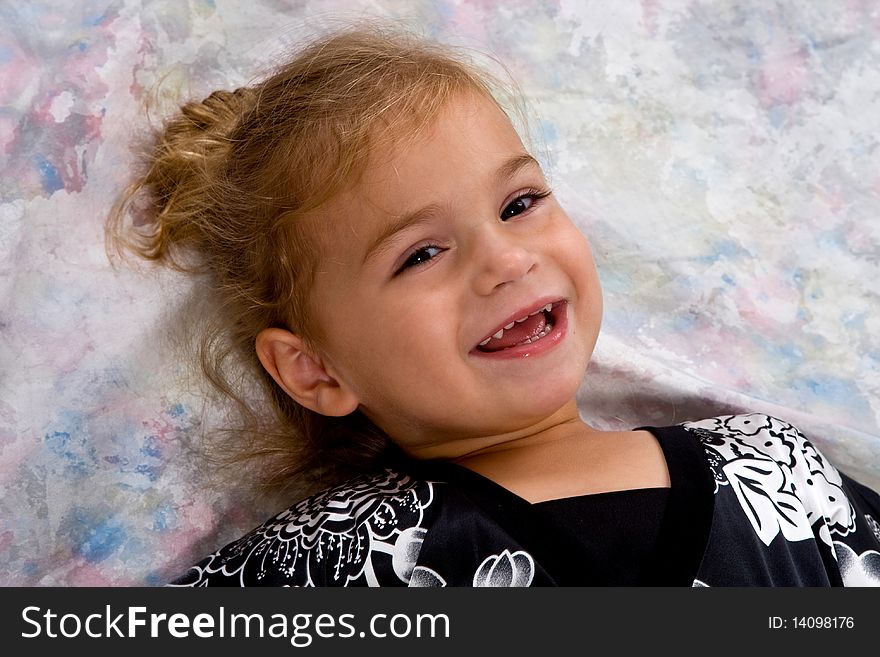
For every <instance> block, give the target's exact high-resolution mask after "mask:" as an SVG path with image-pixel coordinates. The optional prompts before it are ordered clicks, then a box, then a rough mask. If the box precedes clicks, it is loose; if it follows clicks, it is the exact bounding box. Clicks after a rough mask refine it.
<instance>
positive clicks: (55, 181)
mask: <svg viewBox="0 0 880 657" xmlns="http://www.w3.org/2000/svg"><path fill="white" fill-rule="evenodd" d="M37 170H38V171H39V172H40V182H41V183H42V185H43V191H44V192H46V193H47V194H52V193H54V192H57V191H58V190H61V189H64V181H63V180H62V179H61V175H60V174H59V173H58V169H57V168H56V167H55V165H54V164H52V163H51V162H50V161H49V160H47V159H46V158H45V157H43V156H42V155H38V156H37Z"/></svg>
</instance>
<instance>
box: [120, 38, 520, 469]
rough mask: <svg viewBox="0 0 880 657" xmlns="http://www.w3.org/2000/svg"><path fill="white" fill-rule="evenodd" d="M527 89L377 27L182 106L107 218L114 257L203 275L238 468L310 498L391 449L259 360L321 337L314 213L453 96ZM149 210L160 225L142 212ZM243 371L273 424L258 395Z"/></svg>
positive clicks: (209, 368) (204, 355)
mask: <svg viewBox="0 0 880 657" xmlns="http://www.w3.org/2000/svg"><path fill="white" fill-rule="evenodd" d="M513 88H514V86H513V85H512V84H511V83H504V84H500V83H499V78H498V77H496V76H494V75H491V74H489V73H487V72H486V71H485V70H484V69H483V68H481V67H479V66H477V65H475V64H473V62H472V61H471V60H470V59H468V58H466V57H464V56H463V55H462V54H461V53H460V52H459V51H457V50H454V49H452V48H450V47H447V46H442V45H440V44H438V43H436V42H433V41H429V40H425V39H422V38H420V37H417V36H415V35H413V34H411V33H407V32H403V31H400V30H398V29H396V28H388V27H384V28H382V29H377V27H376V26H375V25H370V26H368V27H367V28H352V29H347V30H343V31H339V32H335V33H332V34H330V35H325V36H323V37H321V38H319V39H317V40H314V41H312V42H311V43H309V44H308V45H306V46H305V47H304V48H303V49H302V50H301V51H299V52H298V53H297V54H296V55H295V56H294V57H293V58H292V59H291V60H290V61H288V62H287V63H285V64H283V65H282V66H280V67H279V68H278V69H277V70H275V71H274V72H272V73H271V74H270V75H269V76H268V77H266V78H265V79H263V80H262V81H260V82H258V83H256V84H254V85H253V86H248V87H243V88H240V89H237V90H235V91H232V92H230V91H216V92H214V93H212V94H211V95H210V96H208V97H207V98H205V99H204V100H202V101H200V102H188V103H186V104H184V105H183V106H182V107H181V108H180V112H179V113H178V114H176V115H175V116H171V117H170V118H168V119H167V120H166V121H165V123H164V125H163V127H162V128H161V129H160V130H158V131H157V132H156V134H155V135H153V136H152V142H151V145H150V147H149V148H148V154H147V156H146V158H145V161H144V163H143V169H142V172H141V174H140V175H138V176H137V177H136V178H135V179H134V181H133V182H132V183H131V185H130V186H129V187H128V189H126V190H125V192H124V193H123V194H122V196H121V198H120V200H119V202H118V203H117V204H116V206H115V207H114V209H113V211H112V213H111V215H110V217H109V219H108V221H107V242H108V250H109V252H110V254H111V258H114V257H115V256H116V255H121V254H124V252H126V251H131V252H134V253H135V254H137V255H139V256H141V257H143V258H146V259H147V260H151V261H157V262H160V263H163V264H166V265H168V266H171V267H173V268H176V269H178V270H183V271H187V272H193V273H197V274H203V275H205V276H204V278H205V279H206V280H207V281H208V282H209V286H210V288H211V293H212V295H211V296H212V298H213V299H214V308H215V312H214V313H212V319H211V320H210V321H208V322H205V324H204V327H203V331H202V333H201V337H200V338H199V341H198V354H197V358H198V361H199V362H200V365H201V369H202V370H203V372H204V373H205V375H206V376H207V378H208V380H209V381H210V382H211V383H213V384H214V386H215V387H216V388H217V389H218V390H219V391H221V392H222V393H224V394H225V395H226V396H228V397H229V398H230V399H232V400H233V401H234V402H235V405H236V407H237V408H238V409H239V411H241V414H240V417H241V418H243V421H242V422H241V426H238V427H235V429H234V431H233V433H234V434H235V440H234V441H230V444H231V445H238V446H239V447H241V449H234V450H231V451H229V454H230V455H231V458H232V460H233V461H235V460H238V459H243V458H250V457H254V456H263V457H269V458H268V461H267V465H266V466H265V468H264V472H265V473H266V478H265V479H266V481H265V483H266V484H268V485H269V486H279V485H285V484H289V483H291V481H292V480H294V479H297V478H298V479H299V480H300V481H299V485H300V486H302V481H303V477H304V475H308V477H306V480H307V481H311V482H312V483H314V484H315V485H326V484H327V483H329V482H331V481H337V480H339V479H340V478H341V477H343V476H347V475H349V474H351V473H354V472H358V471H363V470H364V469H365V468H367V467H370V466H374V465H376V463H377V461H381V459H382V455H383V454H387V453H388V449H389V447H390V445H389V441H388V440H387V437H386V436H385V435H384V434H383V433H382V432H381V431H380V430H379V429H378V428H377V427H375V426H374V425H372V423H370V422H369V421H368V420H367V419H366V418H365V417H364V416H363V415H361V414H360V413H359V412H355V413H353V414H352V415H349V416H347V417H343V418H329V417H323V416H320V415H317V414H316V413H314V412H312V411H310V410H308V409H305V408H303V407H302V406H300V405H298V404H297V403H296V402H294V401H293V400H292V399H291V398H290V397H289V396H288V395H287V394H285V393H284V391H283V390H282V389H281V388H280V387H279V386H278V385H277V384H276V383H275V381H274V380H273V379H272V378H271V376H269V375H268V373H267V372H266V371H265V370H264V369H263V367H262V366H261V365H260V362H259V360H258V358H257V356H256V351H255V339H256V336H257V334H258V333H259V332H260V331H262V330H263V329H265V328H268V327H273V326H277V327H284V328H288V329H289V330H292V331H294V332H296V333H298V334H300V335H301V336H303V337H304V338H305V339H306V340H312V339H314V338H315V337H316V336H315V332H314V331H315V327H314V326H313V324H312V321H311V318H310V317H309V314H308V307H309V304H308V298H309V297H308V295H309V289H310V286H311V283H312V280H313V274H314V271H315V266H316V264H317V262H318V259H319V258H320V253H318V249H317V247H316V244H315V240H312V239H309V231H308V230H307V229H306V223H307V221H306V220H307V217H308V215H309V213H310V212H312V211H314V210H315V209H316V208H318V207H320V206H321V205H322V204H323V203H324V202H326V201H327V200H328V199H330V198H332V197H333V196H334V195H335V194H336V193H338V192H339V191H341V190H342V189H344V188H346V187H347V186H349V185H353V184H356V182H357V180H358V177H359V175H360V174H361V172H362V171H363V169H364V167H365V165H366V163H367V160H368V157H369V156H370V154H371V153H372V152H373V151H374V150H375V149H377V148H382V147H384V146H387V145H389V144H392V143H397V142H400V141H401V140H402V139H406V138H411V137H414V136H416V135H418V134H419V131H420V130H422V129H423V128H424V127H425V126H427V125H429V124H430V123H431V121H432V120H433V119H434V117H436V116H437V114H438V112H439V111H440V110H441V109H442V108H443V106H444V105H445V104H446V103H447V102H448V101H449V99H450V98H451V97H452V96H453V95H455V94H457V93H460V92H463V91H467V92H477V93H479V94H482V95H484V96H486V97H487V98H489V99H491V100H492V101H493V102H496V103H497V104H498V105H499V106H502V103H500V102H499V101H498V100H497V98H498V97H499V96H498V94H499V93H502V94H503V93H508V94H509V91H510V90H511V89H513ZM518 97H519V95H518V94H516V93H513V94H509V95H508V96H505V98H508V99H509V98H518ZM502 108H503V107H502ZM508 111H509V102H508ZM145 201H146V207H147V208H148V210H147V211H146V213H144V212H140V213H138V212H134V211H133V209H134V208H135V206H137V207H142V206H143V204H144V202H145ZM242 367H243V368H244V371H245V372H246V373H248V374H249V375H250V376H252V377H253V378H254V379H255V380H256V381H258V382H259V383H260V386H261V387H262V389H263V392H265V393H266V394H265V396H264V400H268V407H269V408H271V409H272V412H270V413H266V412H265V410H266V408H265V406H266V404H259V403H257V402H256V401H255V400H254V399H253V398H251V397H250V396H249V395H246V394H245V393H244V391H243V390H242V386H241V383H240V381H241V379H240V371H241V368H242Z"/></svg>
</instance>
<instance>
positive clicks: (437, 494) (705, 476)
mask: <svg viewBox="0 0 880 657" xmlns="http://www.w3.org/2000/svg"><path fill="white" fill-rule="evenodd" d="M642 428H643V429H646V430H649V431H651V432H652V433H653V434H654V435H655V436H656V437H657V440H658V441H659V443H660V445H661V447H662V448H663V452H664V455H665V457H666V460H667V466H668V468H669V473H670V478H671V480H672V485H671V488H670V490H669V497H668V502H667V506H666V512H665V513H664V515H663V517H662V519H661V520H660V524H659V533H658V535H657V540H656V548H655V550H654V553H653V554H652V555H651V557H650V559H649V564H648V567H647V568H646V569H645V577H644V579H643V581H642V582H640V583H641V584H646V585H665V586H678V585H681V586H880V524H878V523H880V495H878V494H877V493H876V492H874V491H872V490H870V489H869V488H867V487H865V486H863V485H861V484H859V483H858V482H856V481H854V480H853V479H851V478H849V477H847V476H846V475H844V474H842V473H840V472H839V471H838V470H837V469H835V468H834V467H833V466H832V465H831V464H830V463H829V462H828V461H827V460H826V459H825V457H824V456H823V455H822V454H821V453H820V452H819V451H818V450H817V449H816V448H815V447H814V446H813V444H812V443H810V442H809V441H808V440H807V439H806V438H805V437H804V436H803V435H802V434H801V433H800V432H799V431H798V430H797V429H796V428H794V427H793V426H791V425H790V424H788V423H786V422H784V421H782V420H779V419H776V418H773V417H769V416H766V415H760V414H751V415H731V416H723V417H716V418H711V419H707V420H702V421H699V422H688V423H685V424H681V425H675V426H671V427H642ZM536 506H538V505H532V504H530V503H529V502H527V501H526V500H524V499H522V498H520V497H518V496H516V495H515V494H513V493H511V492H510V491H508V490H506V489H504V488H502V487H501V486H499V485H497V484H495V483H494V482H492V481H490V480H488V479H486V478H484V477H482V476H480V475H478V474H476V473H474V472H472V471H470V470H467V469H465V468H462V467H460V466H455V465H453V464H448V463H413V464H411V467H410V466H407V467H406V468H400V469H393V470H392V469H388V470H385V471H383V472H380V473H377V474H373V475H364V476H361V477H358V478H355V479H352V480H350V481H349V482H347V483H345V484H343V485H341V486H338V487H335V488H332V489H329V490H327V491H324V492H322V493H320V494H318V495H315V496H313V497H310V498H307V499H305V500H303V501H301V502H299V503H297V504H295V505H294V506H292V507H290V508H289V509H287V510H285V511H283V512H282V513H280V514H278V515H277V516H275V517H274V518H272V519H270V520H269V521H267V522H266V523H264V524H263V525H261V526H260V527H257V528H256V529H254V530H253V531H252V532H250V533H249V534H247V535H246V536H244V537H242V538H240V539H238V540H237V541H234V542H233V543H230V544H229V545H227V546H225V547H223V548H221V549H220V550H218V551H216V552H215V553H213V554H211V555H210V556H208V557H206V558H205V559H203V560H202V561H201V562H199V563H198V564H196V565H194V566H192V567H191V568H190V569H189V570H188V571H187V572H186V573H184V574H182V575H181V576H180V577H179V578H177V579H176V580H174V581H173V582H172V585H175V586H217V585H222V586H475V587H476V586H604V585H614V584H615V583H616V582H618V581H619V580H620V578H619V577H615V574H614V568H613V567H609V564H614V563H617V561H616V560H614V559H613V558H611V557H613V555H609V554H608V550H607V549H606V546H605V545H604V543H603V529H602V527H596V531H595V538H594V539H591V538H590V536H589V535H586V536H585V535H584V533H583V532H581V533H580V534H574V533H572V532H568V531H563V530H562V529H560V527H559V523H558V522H555V523H550V522H548V521H547V518H546V515H545V514H542V513H540V512H539V510H538V509H537V508H536ZM557 520H558V519H557Z"/></svg>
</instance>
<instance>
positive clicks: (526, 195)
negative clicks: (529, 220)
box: [501, 187, 553, 221]
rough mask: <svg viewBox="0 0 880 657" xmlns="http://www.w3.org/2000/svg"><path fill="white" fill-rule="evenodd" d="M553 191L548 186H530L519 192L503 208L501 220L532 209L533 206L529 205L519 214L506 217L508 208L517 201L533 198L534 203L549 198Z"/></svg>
mask: <svg viewBox="0 0 880 657" xmlns="http://www.w3.org/2000/svg"><path fill="white" fill-rule="evenodd" d="M552 193H553V192H552V190H550V189H548V188H544V189H535V188H533V187H532V188H529V189H527V190H525V191H523V192H520V193H518V194H517V195H516V196H514V197H513V198H512V199H511V200H510V201H509V202H507V203H506V204H505V205H504V207H503V208H501V220H502V221H503V220H505V219H510V218H512V217H515V216H518V215H519V214H522V213H523V212H527V211H528V210H531V209H532V206H529V207H528V208H524V209H523V211H522V212H519V213H517V214H512V215H509V216H507V217H505V216H504V215H505V213H506V212H507V210H508V209H509V208H511V206H513V204H514V203H516V202H517V201H522V200H523V199H532V202H533V203H534V202H537V201H540V200H541V199H544V198H547V197H548V196H550V194H552Z"/></svg>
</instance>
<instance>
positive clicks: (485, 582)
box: [474, 550, 535, 587]
mask: <svg viewBox="0 0 880 657" xmlns="http://www.w3.org/2000/svg"><path fill="white" fill-rule="evenodd" d="M534 576H535V561H534V559H532V555H530V554H529V553H528V552H525V551H523V550H517V551H516V552H513V553H511V552H510V551H508V550H504V551H503V552H502V553H501V554H493V555H491V556H488V557H486V558H485V559H484V560H483V563H481V564H480V566H479V568H477V572H476V573H474V586H476V587H480V586H486V587H521V586H529V585H530V584H531V583H532V579H533V578H534Z"/></svg>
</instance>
